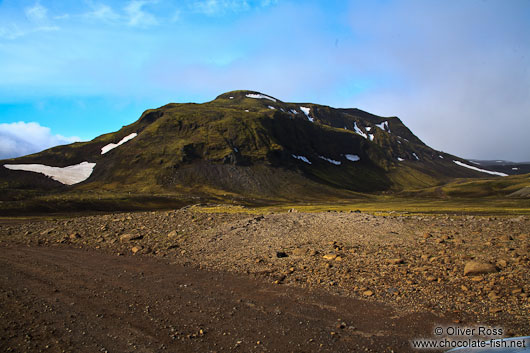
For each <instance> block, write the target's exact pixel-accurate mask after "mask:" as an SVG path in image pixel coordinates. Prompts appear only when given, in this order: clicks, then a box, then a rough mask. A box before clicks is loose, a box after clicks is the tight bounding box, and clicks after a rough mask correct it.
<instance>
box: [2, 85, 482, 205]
mask: <svg viewBox="0 0 530 353" xmlns="http://www.w3.org/2000/svg"><path fill="white" fill-rule="evenodd" d="M102 152H104V153H102ZM455 161H456V162H458V163H460V165H458V164H456V163H455ZM83 162H88V163H95V166H94V167H93V171H92V172H91V173H90V175H89V177H88V178H87V179H86V180H84V181H82V182H79V183H75V184H73V185H70V186H69V185H64V184H63V183H62V182H58V181H54V180H52V179H50V178H49V177H47V176H45V175H43V174H39V173H35V172H28V171H21V170H13V168H15V169H16V168H19V169H20V168H21V167H20V166H18V167H17V166H15V167H13V165H26V164H42V165H46V166H53V167H68V166H74V165H78V164H80V163H83ZM0 164H2V165H4V168H0V187H1V188H2V189H3V190H7V191H6V193H4V198H9V197H11V196H12V195H13V190H17V192H18V191H21V190H26V192H27V193H29V194H32V193H34V192H37V193H38V192H44V191H43V190H45V192H49V190H59V191H64V190H68V191H72V190H75V191H83V192H84V191H91V190H109V191H116V190H119V191H129V192H149V193H168V192H169V193H181V194H221V195H226V194H233V195H240V196H244V197H265V198H274V199H288V200H302V199H311V198H323V197H349V196H352V195H356V193H357V192H363V193H366V192H388V191H399V190H403V189H410V188H421V187H429V186H434V185H439V184H441V183H444V182H447V181H449V180H452V179H453V178H457V177H459V178H466V177H486V176H491V175H489V174H486V173H484V172H480V171H477V170H473V169H470V168H469V167H466V166H465V165H467V166H470V163H469V162H467V161H466V160H464V159H461V158H458V157H455V156H452V155H449V154H446V153H442V152H438V151H435V150H433V149H432V148H430V147H429V146H427V145H425V144H424V143H423V142H422V141H421V140H420V139H419V138H417V137H416V136H415V135H414V134H413V133H412V132H411V131H410V130H409V129H408V128H407V127H406V126H405V125H404V124H403V123H402V122H401V120H400V119H398V118H397V117H390V118H385V117H379V116H376V115H372V114H369V113H367V112H364V111H361V110H358V109H335V108H331V107H328V106H323V105H318V104H312V103H285V102H282V101H280V100H278V99H276V98H273V97H270V96H267V95H264V94H261V93H259V92H253V91H233V92H228V93H225V94H222V95H220V96H218V97H217V98H216V99H215V100H213V101H211V102H207V103H204V104H194V103H186V104H175V103H171V104H168V105H165V106H163V107H160V108H158V109H152V110H147V111H146V112H144V113H143V114H142V116H141V117H140V119H139V120H137V121H136V122H134V123H132V124H130V125H127V126H124V127H123V128H122V129H120V130H119V131H117V132H114V133H109V134H105V135H102V136H99V137H97V138H95V139H94V140H92V141H89V142H82V143H74V144H70V145H64V146H57V147H54V148H51V149H48V150H46V151H43V152H40V153H36V154H33V155H29V156H24V157H20V158H15V159H10V160H4V161H2V162H1V163H0ZM85 166H86V164H85ZM8 168H11V169H8ZM85 171H86V170H85ZM57 172H58V173H64V171H63V170H58V171H57ZM10 195H11V196H10Z"/></svg>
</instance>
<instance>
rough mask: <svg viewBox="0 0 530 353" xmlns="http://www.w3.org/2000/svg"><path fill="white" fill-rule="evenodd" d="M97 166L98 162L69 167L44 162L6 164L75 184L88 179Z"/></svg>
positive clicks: (14, 168)
mask: <svg viewBox="0 0 530 353" xmlns="http://www.w3.org/2000/svg"><path fill="white" fill-rule="evenodd" d="M95 166H96V163H88V162H82V163H79V164H74V165H70V166H68V167H50V166H47V165H44V164H4V167H6V168H7V169H11V170H24V171H27V172H35V173H41V174H44V175H46V176H47V177H50V178H52V179H53V180H56V181H58V182H60V183H63V184H65V185H73V184H77V183H80V182H82V181H85V180H87V179H88V177H89V176H90V175H91V174H92V171H93V170H94V167H95Z"/></svg>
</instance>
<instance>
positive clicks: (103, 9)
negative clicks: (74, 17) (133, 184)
mask: <svg viewBox="0 0 530 353" xmlns="http://www.w3.org/2000/svg"><path fill="white" fill-rule="evenodd" d="M85 17H88V18H92V19H96V20H101V21H105V22H113V21H116V20H118V19H119V18H120V15H118V14H117V13H116V12H115V11H114V10H113V9H112V8H111V7H110V6H108V5H105V4H98V5H96V6H94V7H93V10H92V11H90V12H88V13H86V14H85Z"/></svg>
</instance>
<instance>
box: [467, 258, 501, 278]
mask: <svg viewBox="0 0 530 353" xmlns="http://www.w3.org/2000/svg"><path fill="white" fill-rule="evenodd" d="M493 272H497V268H496V267H495V265H492V264H490V263H488V262H478V261H469V262H467V263H466V265H465V266H464V276H468V275H482V274H487V273H493Z"/></svg>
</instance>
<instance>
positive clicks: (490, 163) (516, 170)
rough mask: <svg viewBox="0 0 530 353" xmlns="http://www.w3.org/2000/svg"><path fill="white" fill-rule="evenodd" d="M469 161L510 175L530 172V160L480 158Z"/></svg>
mask: <svg viewBox="0 0 530 353" xmlns="http://www.w3.org/2000/svg"><path fill="white" fill-rule="evenodd" d="M468 161H470V162H472V163H473V164H475V165H477V166H480V167H482V168H486V169H489V170H494V171H497V172H502V173H506V174H509V175H517V174H528V173H530V162H510V161H503V160H479V159H468Z"/></svg>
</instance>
